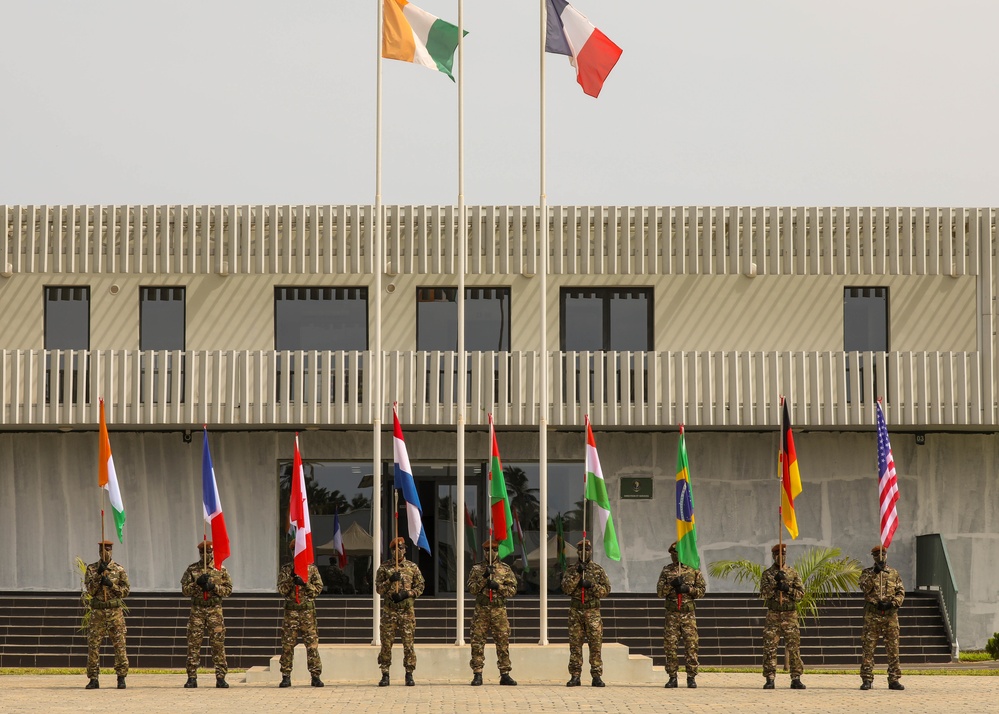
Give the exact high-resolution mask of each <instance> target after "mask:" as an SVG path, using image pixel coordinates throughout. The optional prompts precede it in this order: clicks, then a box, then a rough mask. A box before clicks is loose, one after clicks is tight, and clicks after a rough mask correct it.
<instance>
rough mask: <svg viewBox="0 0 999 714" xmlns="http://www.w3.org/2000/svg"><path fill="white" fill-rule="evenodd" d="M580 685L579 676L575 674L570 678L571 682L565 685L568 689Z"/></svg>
mask: <svg viewBox="0 0 999 714" xmlns="http://www.w3.org/2000/svg"><path fill="white" fill-rule="evenodd" d="M579 685H580V681H579V675H578V674H574V675H572V676H571V677H569V681H568V682H566V683H565V686H567V687H578V686H579Z"/></svg>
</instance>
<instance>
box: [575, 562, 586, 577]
mask: <svg viewBox="0 0 999 714" xmlns="http://www.w3.org/2000/svg"><path fill="white" fill-rule="evenodd" d="M584 570H586V566H585V565H583V562H582V561H580V562H578V563H576V572H577V573H579V574H580V575H582V573H583V571H584Z"/></svg>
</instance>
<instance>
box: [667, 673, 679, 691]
mask: <svg viewBox="0 0 999 714" xmlns="http://www.w3.org/2000/svg"><path fill="white" fill-rule="evenodd" d="M678 686H680V685H679V684H678V683H677V681H676V675H675V674H671V675H670V676H669V681H668V682H666V689H676V688H677V687H678Z"/></svg>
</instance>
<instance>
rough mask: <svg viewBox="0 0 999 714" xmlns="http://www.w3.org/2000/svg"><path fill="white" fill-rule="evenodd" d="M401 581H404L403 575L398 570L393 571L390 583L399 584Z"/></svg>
mask: <svg viewBox="0 0 999 714" xmlns="http://www.w3.org/2000/svg"><path fill="white" fill-rule="evenodd" d="M400 580H402V573H400V572H399V571H398V570H393V571H392V575H391V576H390V577H389V582H390V583H397V582H399V581H400Z"/></svg>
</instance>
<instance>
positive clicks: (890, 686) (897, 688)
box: [888, 679, 905, 692]
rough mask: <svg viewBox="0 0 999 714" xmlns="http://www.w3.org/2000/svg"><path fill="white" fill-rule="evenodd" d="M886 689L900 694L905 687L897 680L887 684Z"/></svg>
mask: <svg viewBox="0 0 999 714" xmlns="http://www.w3.org/2000/svg"><path fill="white" fill-rule="evenodd" d="M888 689H894V690H895V691H896V692H901V691H902V690H903V689H905V686H903V684H902V683H901V682H900V681H898V680H897V679H896V680H895V681H894V682H888Z"/></svg>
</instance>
